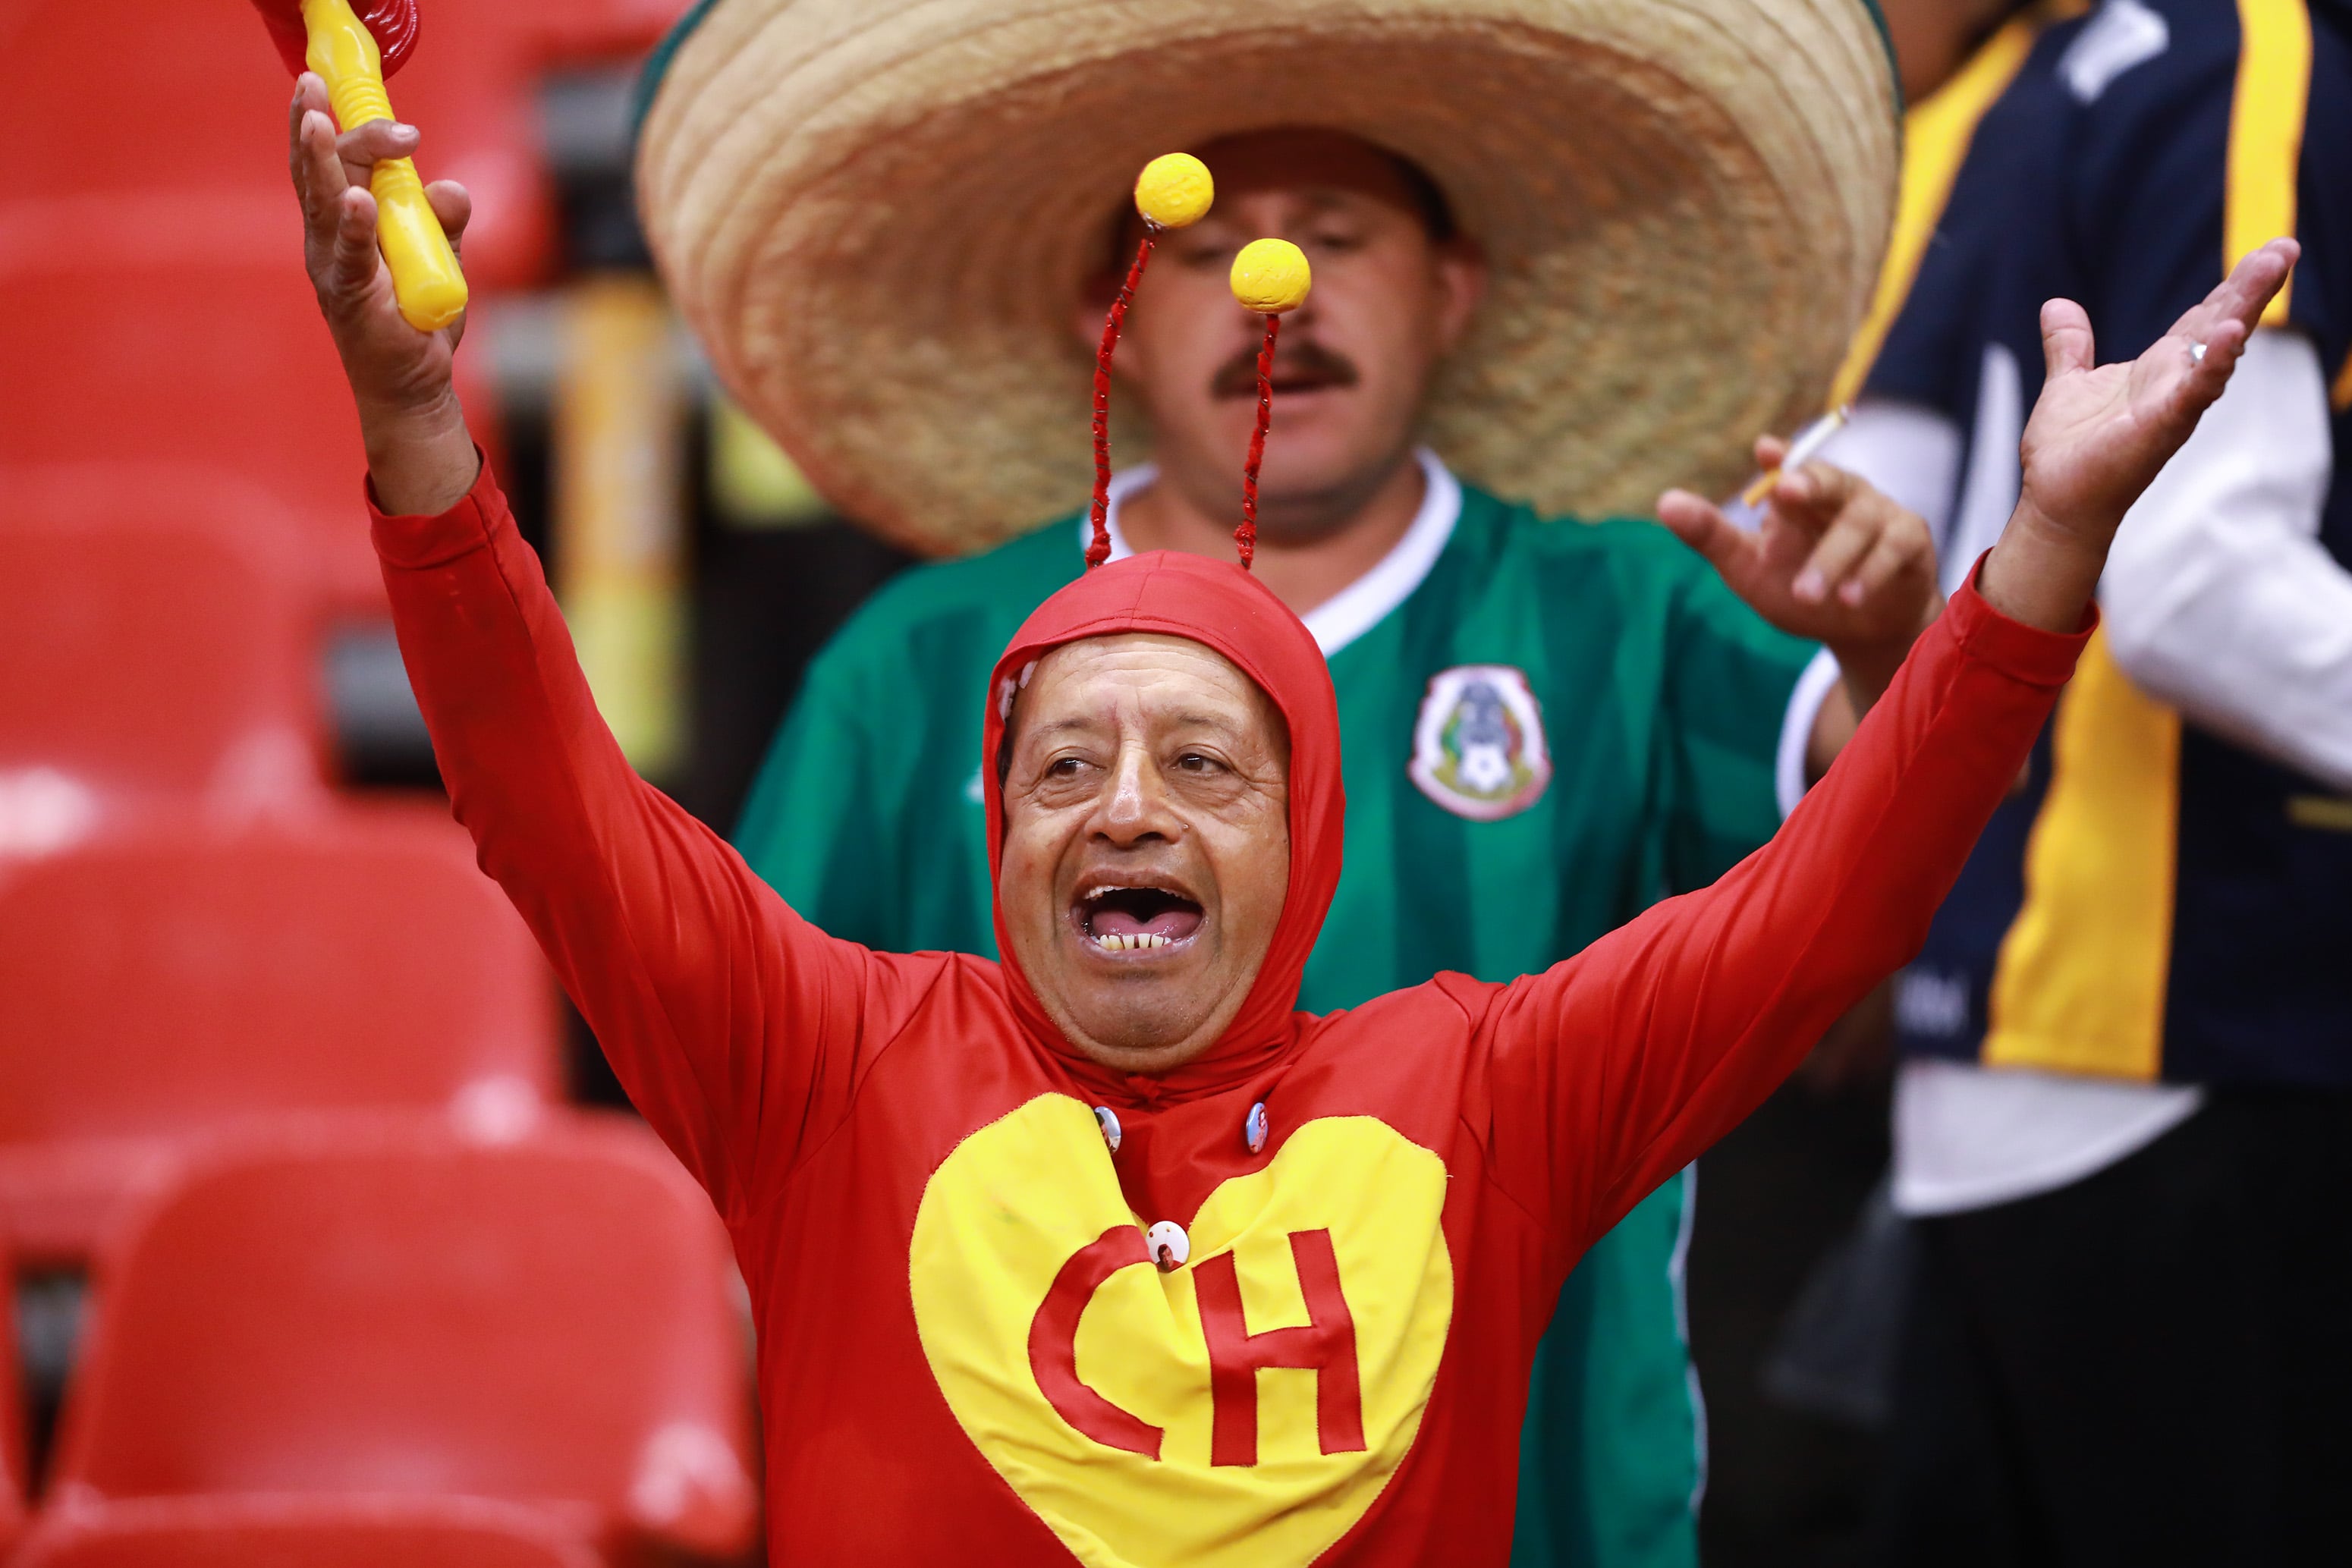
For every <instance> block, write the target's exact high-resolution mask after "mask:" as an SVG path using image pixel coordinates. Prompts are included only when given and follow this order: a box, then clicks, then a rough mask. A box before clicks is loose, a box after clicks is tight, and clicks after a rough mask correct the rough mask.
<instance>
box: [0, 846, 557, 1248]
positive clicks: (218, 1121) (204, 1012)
mask: <svg viewBox="0 0 2352 1568" xmlns="http://www.w3.org/2000/svg"><path fill="white" fill-rule="evenodd" d="M0 1040H5V1041H6V1042H7V1047H6V1049H5V1050H0V1207H5V1210H6V1213H5V1217H4V1218H0V1230H6V1231H10V1232H13V1234H14V1235H15V1237H16V1246H17V1247H18V1248H19V1249H20V1250H22V1251H23V1252H25V1253H26V1254H27V1255H28V1256H32V1257H35V1258H37V1259H40V1260H57V1261H71V1260H76V1259H79V1258H81V1257H85V1256H87V1255H88V1253H89V1249H91V1248H92V1247H93V1246H94V1245H95V1244H96V1243H97V1242H98V1241H99V1239H100V1238H101V1237H103V1235H104V1234H105V1233H106V1231H107V1229H108V1228H109V1226H110V1224H111V1223H112V1222H113V1221H115V1220H116V1219H117V1218H119V1214H120V1211H121V1206H122V1205H123V1204H124V1203H125V1202H126V1201H127V1200H128V1199H129V1198H131V1197H134V1196H136V1195H137V1194H138V1193H140V1192H141V1191H142V1190H145V1189H148V1188H151V1187H152V1186H155V1185H156V1184H157V1183H159V1182H161V1181H163V1180H164V1179H166V1178H167V1177H168V1176H169V1175H170V1174H171V1172H172V1170H173V1168H174V1166H176V1165H177V1164H178V1162H179V1161H180V1160H182V1159H183V1158H184V1157H185V1155H187V1153H188V1151H189V1148H190V1145H192V1144H193V1143H195V1142H200V1141H202V1140H205V1139H206V1138H210V1137H214V1136H217V1135H220V1134H225V1133H230V1132H235V1131H236V1130H238V1129H240V1128H243V1127H246V1126H248V1125H250V1124H254V1123H256V1122H260V1121H266V1120H268V1118H270V1117H273V1116H277V1115H282V1114H285V1113H291V1112H301V1111H315V1110H355V1109H371V1108H375V1107H383V1106H400V1107H432V1108H446V1109H447V1110H449V1111H451V1112H452V1113H455V1114H457V1115H458V1116H460V1117H461V1118H464V1119H466V1120H467V1121H468V1122H469V1123H471V1124H478V1125H480V1126H483V1127H485V1128H487V1129H489V1130H492V1131H496V1130H499V1129H501V1128H503V1129H509V1130H511V1129H513V1128H516V1127H519V1126H520V1125H521V1124H525V1123H527V1122H528V1121H529V1120H530V1118H531V1117H532V1116H533V1115H534V1114H535V1113H536V1112H537V1108H538V1106H539V1105H540V1104H541V1103H542V1102H545V1101H550V1100H552V1099H553V1098H554V1097H555V1095H556V1093H557V1092H558V1090H559V1085H560V1079H561V1074H560V1054H559V1048H558V1042H557V1038H556V1033H555V1028H554V1021H553V1009H552V1007H551V987H550V986H549V984H548V980H547V973H546V968H545V966H544V965H543V964H542V962H541V959H540V957H539V956H538V953H537V950H536V948H535V946H534V945H533V944H532V942H531V939H530V935H529V933H528V932H527V931H526V930H525V929H524V927H523V925H522V922H521V921H520V919H518V918H517V917H516V915H515V914H514V912H513V910H512V909H511V908H509V906H508V904H507V903H506V901H505V899H504V898H502V897H501V896H500V895H499V891H498V889H497V888H496V887H495V886H493V885H492V884H491V883H490V882H489V881H488V879H487V878H485V877H483V876H482V875H481V874H480V873H478V871H477V870H476V869H475V868H474V865H473V862H472V846H471V845H470V844H469V843H468V842H467V840H466V836H465V834H464V833H463V832H462V831H459V830H458V829H457V826H456V824H454V823H452V822H450V821H448V820H447V818H446V816H443V815H441V814H440V813H439V812H438V811H433V812H425V811H421V810H418V811H408V810H402V811H389V810H384V811H371V812H365V813H362V812H351V813H339V814H337V815H335V816H332V817H329V818H326V819H323V820H320V821H315V822H309V823H293V824H283V825H278V826H271V827H268V828H264V829H255V830H243V831H227V830H217V829H204V828H186V829H181V830H168V829H165V828H163V827H161V826H156V827H152V828H151V829H147V830H142V831H137V832H135V833H132V834H131V835H128V836H125V837H122V838H106V837H101V838H100V839H97V840H93V841H90V842H89V843H88V844H85V845H84V846H82V847H80V848H79V849H77V850H74V851H71V852H65V853H61V854H58V855H54V856H51V857H48V858H46V859H40V860H35V861H31V862H20V863H18V864H16V865H14V866H8V865H0Z"/></svg>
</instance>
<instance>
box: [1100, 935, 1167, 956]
mask: <svg viewBox="0 0 2352 1568" xmlns="http://www.w3.org/2000/svg"><path fill="white" fill-rule="evenodd" d="M1094 940H1095V946H1097V947H1100V948H1101V949H1102V950H1103V951H1104V952H1106V953H1139V952H1141V951H1142V950H1143V949H1144V948H1146V947H1172V946H1175V945H1176V942H1175V938H1173V937H1171V936H1160V934H1159V933H1158V932H1156V931H1139V932H1137V933H1135V935H1133V936H1118V935H1115V934H1114V935H1112V936H1097V937H1096V938H1095V939H1094Z"/></svg>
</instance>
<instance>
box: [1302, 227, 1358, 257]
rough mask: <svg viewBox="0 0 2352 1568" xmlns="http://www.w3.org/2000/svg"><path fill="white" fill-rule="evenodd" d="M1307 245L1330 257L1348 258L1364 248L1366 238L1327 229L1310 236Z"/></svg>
mask: <svg viewBox="0 0 2352 1568" xmlns="http://www.w3.org/2000/svg"><path fill="white" fill-rule="evenodd" d="M1307 244H1308V245H1310V246H1314V247H1315V248H1316V249H1317V250H1319V251H1322V252H1323V253H1325V254H1326V255H1328V256H1346V255H1348V254H1349V252H1351V251H1359V250H1361V249H1363V248H1364V236H1363V235H1360V234H1354V233H1351V232H1347V231H1341V230H1330V229H1327V230H1325V231H1324V232H1323V233H1321V234H1318V235H1311V236H1309V238H1308V239H1307Z"/></svg>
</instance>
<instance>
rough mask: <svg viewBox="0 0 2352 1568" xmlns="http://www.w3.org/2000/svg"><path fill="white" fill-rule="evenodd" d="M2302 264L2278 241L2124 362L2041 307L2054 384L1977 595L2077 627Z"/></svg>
mask: <svg viewBox="0 0 2352 1568" xmlns="http://www.w3.org/2000/svg"><path fill="white" fill-rule="evenodd" d="M2301 255H2302V247H2301V246H2298V245H2297V244H2296V243H2295V242H2294V241H2293V240H2291V239H2274V240H2273V241H2271V242H2270V244H2268V245H2266V246H2263V247H2262V248H2261V249H2260V250H2257V251H2255V252H2254V253H2253V254H2252V255H2251V256H2247V257H2246V258H2245V259H2244V260H2243V261H2241V262H2240V263H2238V265H2237V267H2235V268H2234V269H2233V270H2232V271H2231V274H2230V276H2229V277H2226V278H2224V279H2223V280H2222V282H2221V287H2217V288H2215V289H2214V290H2213V292H2212V293H2210V294H2209V295H2207V296H2206V297H2205V298H2204V300H2203V302H2202V303H2200V304H2199V305H2198V306H2197V307H2196V308H2193V309H2191V310H2190V311H2189V313H2188V314H2187V315H2185V316H2183V317H2181V318H2180V319H2179V320H2178V321H2176V322H2174V323H2173V325H2172V330H2170V331H2169V332H2167V333H2166V334H2165V335H2164V336H2163V337H2161V338H2159V339H2158V340H2156V342H2155V343H2154V344H2152V345H2150V347H2149V348H2148V350H2147V352H2146V353H2144V354H2142V355H2141V356H2140V357H2139V358H2138V359H2137V360H2134V361H2131V362H2130V363H2128V364H2116V365H2100V364H2097V363H2096V362H2095V358H2094V354H2095V344H2094V343H2093V341H2092V336H2091V320H2090V318H2089V316H2087V315H2086V314H2085V313H2084V309H2083V308H2082V307H2081V306H2080V305H2077V304H2075V303H2074V301H2073V300H2071V299H2053V300H2051V301H2050V302H2049V303H2048V304H2046V305H2044V306H2042V358H2043V361H2044V362H2045V364H2046V366H2047V377H2046V379H2045V380H2044V381H2043V382H2042V395H2041V397H2039V398H2038V399H2036V400H2035V402H2034V404H2033V413H2032V417H2031V418H2030V419H2028V420H2027V421H2026V425H2025V436H2024V439H2023V440H2022V441H2021V443H2020V444H2019V447H2018V453H2019V457H2020V460H2021V464H2022V478H2023V483H2022V487H2021V491H2020V494H2019V497H2018V503H2017V510H2016V512H2015V513H2013V514H2012V515H2011V517H2010V520H2009V527H2008V528H2006V529H2004V530H2003V532H2002V534H2001V538H2000V544H1998V545H1996V546H1995V547H1994V549H1993V557H1992V559H1990V560H1989V561H1988V562H1986V564H1985V570H1984V573H1983V578H1982V580H1981V581H1980V583H1979V591H1981V592H1983V594H1984V595H1985V597H1986V598H1987V599H1988V600H1990V601H1992V603H1993V607H1994V608H1995V609H1997V610H2000V612H2003V613H2004V614H2007V615H2011V616H2013V617H2015V618H2016V619H2018V620H2021V621H2025V622H2030V623H2032V624H2034V625H2038V626H2042V627H2044V628H2046V629H2048V630H2051V631H2059V632H2071V631H2072V630H2074V627H2075V626H2076V625H2077V624H2079V623H2080V622H2081V619H2082V614H2083V610H2084V606H2085V605H2086V604H2088V603H2089V601H2090V596H2091V591H2092V589H2093V588H2094V587H2095V585H2096V583H2097V581H2098V576H2099V571H2100V570H2101V569H2102V568H2103V567H2104V566H2105V564H2106V559H2107V547H2108V546H2109V545H2110V544H2111V543H2112V542H2113V541H2114V539H2115V534H2116V528H2117V526H2118V525H2120V524H2121V523H2122V521H2123V517H2124V514H2125V513H2126V512H2127V511H2129V510H2130V509H2131V506H2132V503H2133V502H2135V501H2137V500H2138V499H2139V497H2140V494H2141V492H2142V491H2144V490H2146V489H2147V487H2148V486H2149V485H2150V484H2151V483H2153V482H2154V480H2155V478H2156V476H2157V475H2158V472H2160V471H2161V470H2162V469H2163V467H2164V465H2165V464H2166V463H2167V462H2168V461H2169V460H2170V459H2171V457H2172V455H2173V454H2174V453H2175V452H2178V451H2179V450H2180V445H2181V444H2182V443H2183V442H2185V441H2187V440H2188V439H2189V432H2190V431H2193V430H2195V429H2196V428H2197V421H2198V420H2199V418H2200V417H2201V416H2202V415H2203V413H2204V412H2205V411H2206V410H2207V409H2208V408H2210V407H2211V406H2212V403H2213V400H2214V399H2216V398H2218V397H2220V396H2221V389H2222V388H2223V387H2224V386H2226V385H2227V384H2228V383H2229V380H2230V372H2231V370H2232V369H2234V368H2235V367H2236V365H2237V362H2238V356H2239V355H2240V354H2241V353H2242V352H2244V350H2245V347H2246V340H2247V338H2248V337H2250V336H2251V335H2252V332H2253V330H2254V326H2255V323H2256V322H2258V321H2259V320H2260V319H2262V313H2263V307H2264V306H2265V305H2267V304H2269V303H2270V300H2271V297H2272V296H2273V295H2274V294H2276V293H2277V292H2278V291H2279V289H2280V288H2281V287H2283V286H2284V284H2285V282H2286V277H2287V274H2288V272H2289V271H2290V270H2292V269H2293V267H2294V264H2295V260H2296V258H2297V257H2298V256H2301ZM2200 348H2201V350H2202V351H2201V353H2200Z"/></svg>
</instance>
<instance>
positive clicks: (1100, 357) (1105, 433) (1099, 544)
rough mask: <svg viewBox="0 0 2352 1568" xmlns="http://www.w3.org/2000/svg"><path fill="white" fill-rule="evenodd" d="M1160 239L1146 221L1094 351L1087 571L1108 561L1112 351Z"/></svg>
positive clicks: (1157, 233)
mask: <svg viewBox="0 0 2352 1568" xmlns="http://www.w3.org/2000/svg"><path fill="white" fill-rule="evenodd" d="M1159 237H1160V231H1159V228H1158V225H1154V224H1153V223H1152V222H1151V220H1150V219H1149V218H1146V219H1145V220H1144V222H1143V243H1142V244H1141V245H1139V246H1136V247H1135V264H1134V265H1133V266H1132V267H1129V268H1128V269H1127V281H1126V282H1124V283H1122V284H1120V285H1119V286H1118V298H1115V299H1113V300H1112V301H1111V302H1110V314H1109V315H1108V316H1107V317H1105V318H1104V319H1103V330H1102V343H1101V344H1100V346H1099V347H1097V349H1096V350H1095V513H1094V516H1095V532H1094V538H1091V539H1089V540H1088V541H1087V570H1093V569H1094V568H1096V567H1098V566H1100V565H1101V564H1102V563H1103V562H1105V561H1107V560H1108V559H1110V356H1111V350H1114V349H1116V348H1118V334H1119V329H1121V328H1122V327H1124V326H1126V325H1127V308H1128V307H1129V305H1131V304H1133V303H1134V302H1135V286H1136V285H1137V284H1138V283H1139V282H1141V281H1142V279H1143V268H1144V267H1145V265H1146V264H1147V263H1149V262H1150V260H1151V247H1152V246H1153V244H1154V243H1156V242H1157V241H1158V239H1159Z"/></svg>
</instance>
